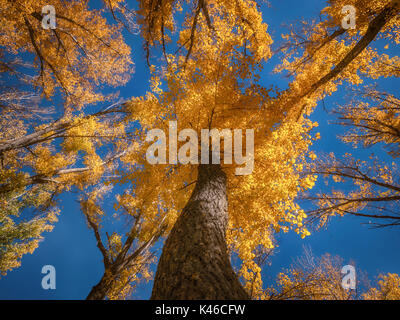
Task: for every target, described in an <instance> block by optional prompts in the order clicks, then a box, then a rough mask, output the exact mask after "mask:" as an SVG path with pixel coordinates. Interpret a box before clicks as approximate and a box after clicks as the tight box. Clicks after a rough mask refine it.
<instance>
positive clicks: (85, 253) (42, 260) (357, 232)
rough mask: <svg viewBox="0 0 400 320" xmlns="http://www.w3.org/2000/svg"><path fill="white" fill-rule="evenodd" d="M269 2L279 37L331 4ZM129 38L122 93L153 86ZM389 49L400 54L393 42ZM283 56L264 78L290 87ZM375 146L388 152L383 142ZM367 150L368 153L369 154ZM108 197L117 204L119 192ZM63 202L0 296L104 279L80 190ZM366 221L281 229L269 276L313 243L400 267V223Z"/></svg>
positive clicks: (389, 86)
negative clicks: (48, 281)
mask: <svg viewBox="0 0 400 320" xmlns="http://www.w3.org/2000/svg"><path fill="white" fill-rule="evenodd" d="M270 3H271V7H269V8H268V7H266V6H264V7H263V17H264V21H266V22H267V23H268V25H269V32H270V33H271V34H272V36H273V38H274V40H275V41H279V40H280V35H281V34H282V33H284V32H285V29H284V28H283V27H282V24H283V23H285V24H288V23H290V22H294V21H295V20H297V19H300V18H315V17H318V13H319V11H320V10H321V9H322V8H323V7H324V6H325V1H322V0H305V1H296V0H271V1H270ZM49 4H51V1H49ZM127 42H128V43H129V44H130V45H131V46H132V48H133V61H134V62H135V65H136V72H135V74H134V75H133V76H132V80H131V82H130V83H129V84H128V85H127V86H126V87H125V88H121V89H119V90H120V91H121V96H122V97H124V98H129V97H131V96H139V95H143V94H144V93H145V92H146V90H147V88H148V70H147V66H146V63H145V58H144V56H145V55H144V52H143V50H142V39H141V38H140V35H139V36H132V35H127ZM387 52H388V54H392V55H393V54H395V52H394V51H393V50H392V49H389V50H388V51H387ZM278 62H279V61H278V60H277V59H276V58H272V59H271V60H270V61H269V62H268V64H267V67H266V68H265V70H264V72H263V74H262V79H263V81H264V82H265V84H266V85H270V84H275V85H277V86H278V87H280V88H284V87H286V85H287V82H288V79H286V78H285V77H284V76H283V75H274V74H272V73H271V70H272V69H273V67H274V66H275V65H276V64H277V63H278ZM378 84H379V86H381V88H383V89H385V90H388V91H389V92H392V93H395V89H397V88H399V84H400V83H399V81H398V80H393V79H386V80H382V81H381V80H380V81H378ZM345 93H346V91H345V88H341V89H340V91H339V92H336V93H335V94H334V95H333V96H332V97H330V98H328V99H326V100H325V105H326V107H327V109H328V110H329V109H332V108H333V107H334V106H335V105H336V103H340V102H342V101H344V100H343V99H344V97H345ZM312 117H313V119H315V120H317V121H319V123H320V127H319V128H318V131H319V132H321V136H322V139H321V140H320V141H319V142H318V143H316V144H315V146H314V149H315V150H316V151H317V152H319V151H325V152H331V151H333V152H335V153H336V154H338V155H340V154H342V153H344V152H346V151H348V147H347V146H345V145H343V144H342V143H340V142H339V140H338V139H337V138H336V136H335V135H336V133H337V132H338V130H340V128H338V127H336V126H334V125H332V124H328V120H329V119H333V118H332V117H331V115H329V114H328V113H327V112H326V111H324V110H323V108H322V106H321V105H320V106H319V107H318V109H317V111H316V112H315V113H314V114H313V116H312ZM374 151H375V150H374ZM376 152H377V153H378V152H379V153H380V152H382V151H381V150H380V149H377V150H376ZM359 154H360V155H363V153H359ZM367 154H368V153H367V152H365V153H364V155H365V156H366V155H367ZM106 201H109V202H110V203H112V202H113V195H110V196H109V198H107V199H106ZM60 202H61V209H62V214H61V215H60V219H59V222H58V223H57V224H56V226H55V229H54V231H53V232H51V233H47V234H46V237H45V240H44V241H43V242H42V243H41V244H40V246H39V248H38V249H37V250H36V251H35V252H34V253H33V254H32V255H30V254H28V255H25V256H24V258H23V259H22V266H21V267H20V268H18V269H15V270H14V271H11V272H9V273H8V275H7V276H6V277H3V278H1V279H0V299H83V298H85V297H86V295H87V294H88V293H89V291H90V289H91V287H92V286H93V285H95V284H96V283H97V282H98V281H99V279H100V277H101V276H102V274H103V268H102V257H101V255H100V253H99V251H98V249H97V247H96V243H95V239H94V237H93V235H92V233H91V231H90V230H89V229H88V228H87V226H86V223H85V220H84V218H83V215H82V213H81V212H80V208H79V204H78V202H77V201H76V196H75V195H74V194H66V195H63V196H62V197H61V201H60ZM361 222H368V221H365V220H360V219H356V218H351V217H345V218H341V219H339V218H338V219H334V221H333V222H332V223H331V224H330V225H329V228H328V229H327V230H326V231H322V232H316V233H313V234H312V235H311V236H309V237H307V238H306V239H304V240H301V239H300V237H299V236H298V235H296V234H295V233H287V234H282V235H279V236H278V237H277V240H278V245H279V247H278V248H277V251H276V253H275V255H274V256H273V257H272V259H271V262H272V265H271V266H270V267H268V268H266V269H265V270H264V280H265V283H266V284H270V283H272V282H273V280H274V278H275V277H276V274H277V273H278V272H280V271H281V270H282V268H286V267H289V266H290V264H291V263H292V260H293V259H294V258H295V257H297V256H299V255H301V254H302V252H303V246H304V245H306V246H310V247H311V248H312V250H313V252H314V254H315V255H317V256H319V255H322V254H324V253H326V252H329V253H331V254H333V255H336V254H337V255H340V256H341V257H342V258H344V260H345V262H348V261H350V260H352V261H354V262H355V263H356V265H357V267H358V268H360V269H362V270H365V271H366V272H367V273H368V275H369V276H370V278H373V277H375V276H377V275H378V274H379V273H387V272H393V273H400V256H399V254H398V252H399V251H400V250H399V249H400V229H395V228H393V229H387V228H386V229H370V228H368V226H365V225H362V224H361ZM47 264H50V265H54V266H55V268H56V271H57V288H56V290H48V291H46V290H43V289H42V287H41V280H42V277H43V275H42V274H41V269H42V267H43V266H44V265H47ZM151 287H152V283H151V282H150V283H148V284H147V285H142V286H140V287H139V289H138V290H137V291H136V292H135V293H134V294H133V296H132V298H133V299H147V298H148V297H149V295H150V291H151Z"/></svg>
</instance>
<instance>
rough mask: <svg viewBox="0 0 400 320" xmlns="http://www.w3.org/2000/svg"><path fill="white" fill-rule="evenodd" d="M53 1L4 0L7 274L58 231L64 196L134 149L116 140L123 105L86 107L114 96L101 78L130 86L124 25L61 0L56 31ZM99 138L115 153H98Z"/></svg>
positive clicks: (3, 241) (2, 185) (0, 165)
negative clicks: (47, 15)
mask: <svg viewBox="0 0 400 320" xmlns="http://www.w3.org/2000/svg"><path fill="white" fill-rule="evenodd" d="M119 2H121V1H119ZM47 4H48V3H47V2H46V1H30V0H18V1H8V0H4V1H1V2H0V10H1V14H0V23H1V24H2V26H3V27H2V32H1V35H0V55H1V57H2V61H1V64H0V66H1V68H0V72H1V74H2V79H3V81H2V83H1V90H2V91H1V93H0V99H1V104H0V113H1V116H0V159H1V162H0V234H1V236H0V272H1V273H2V274H5V273H6V272H7V271H8V270H11V269H12V268H15V267H17V266H19V265H20V259H21V257H22V255H23V254H25V253H27V252H33V250H34V249H35V248H36V247H37V245H38V243H39V241H40V240H41V239H42V237H43V235H42V233H43V232H44V231H48V230H51V228H52V225H53V223H54V222H55V221H56V220H57V214H58V209H57V207H56V202H55V200H56V198H55V196H56V195H57V194H59V193H61V192H63V191H69V190H70V189H71V188H72V187H73V186H77V187H80V188H84V186H85V185H90V184H93V183H96V182H97V181H99V180H100V179H101V177H102V176H103V173H104V172H105V171H106V169H107V170H110V168H111V166H112V165H113V164H114V163H115V160H116V159H117V158H119V157H121V156H123V155H124V154H125V153H126V152H127V150H126V148H125V149H124V150H122V149H118V145H117V144H115V141H116V138H117V137H123V136H125V135H126V130H125V129H124V126H122V125H121V124H118V121H117V120H116V119H117V118H118V115H121V114H123V108H124V105H123V103H117V104H113V105H111V106H110V107H108V108H106V109H102V108H99V110H100V111H97V112H93V111H92V112H88V110H87V109H86V108H87V107H88V105H89V104H90V105H92V106H93V104H96V103H99V102H106V101H107V100H110V98H112V97H107V96H105V95H104V94H103V93H101V92H99V91H98V87H99V86H100V84H101V85H103V86H105V85H109V86H116V85H121V84H124V83H126V82H127V81H128V79H129V74H130V72H132V62H131V59H130V48H129V47H128V46H127V45H126V44H125V43H124V40H123V38H122V35H121V27H118V26H116V25H110V24H109V23H108V22H107V21H106V19H105V18H104V17H103V16H102V12H101V11H99V10H91V9H89V7H88V4H87V1H78V0H77V1H71V2H69V4H68V5H65V3H64V2H63V1H54V2H53V6H54V8H55V14H56V22H57V25H56V28H55V29H44V28H43V25H42V20H43V18H44V17H42V8H43V7H45V5H47ZM10 39H13V40H12V41H10ZM53 105H55V107H54V106H53ZM92 110H93V109H92ZM111 116H112V117H113V118H115V119H113V118H111ZM119 117H120V116H119ZM111 120H112V121H111ZM110 143H111V144H110ZM102 144H103V145H107V144H108V146H109V150H108V152H107V151H106V153H105V155H103V154H102V156H100V155H99V152H98V151H97V150H98V149H99V148H100V146H101V145H102ZM103 152H104V151H103ZM107 153H108V154H107ZM32 211H34V214H33V215H32V214H31V213H32ZM35 212H38V213H35Z"/></svg>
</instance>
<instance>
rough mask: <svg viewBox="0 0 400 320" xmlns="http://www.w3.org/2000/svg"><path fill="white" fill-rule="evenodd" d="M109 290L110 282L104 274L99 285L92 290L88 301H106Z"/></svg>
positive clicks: (87, 298)
mask: <svg viewBox="0 0 400 320" xmlns="http://www.w3.org/2000/svg"><path fill="white" fill-rule="evenodd" d="M108 290H109V281H108V280H107V277H106V275H105V274H104V275H103V277H102V278H101V280H100V281H99V283H98V284H96V285H95V286H93V288H92V290H90V292H89V294H88V296H87V297H86V300H104V299H105V298H106V295H107V292H108Z"/></svg>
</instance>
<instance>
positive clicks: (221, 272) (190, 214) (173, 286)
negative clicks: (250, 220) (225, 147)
mask: <svg viewBox="0 0 400 320" xmlns="http://www.w3.org/2000/svg"><path fill="white" fill-rule="evenodd" d="M227 207H228V202H227V196H226V176H225V173H224V172H223V171H222V169H221V167H220V166H219V165H199V169H198V178H197V183H196V187H195V189H194V191H193V193H192V195H191V197H190V199H189V201H188V203H187V204H186V206H185V208H184V209H183V211H182V214H181V215H180V217H179V218H178V220H177V222H176V224H175V226H174V227H173V229H172V231H171V233H170V235H169V237H168V239H167V240H166V243H165V245H164V248H163V252H162V254H161V257H160V261H159V264H158V267H157V272H156V276H155V279H154V286H153V292H152V296H151V299H153V300H164V299H165V300H166V299H174V300H200V299H219V300H228V299H229V300H236V299H249V296H248V295H247V293H246V292H245V290H244V289H243V287H242V285H241V284H240V282H239V280H238V277H237V275H236V274H235V272H234V271H233V269H232V266H231V264H230V259H229V253H228V250H227V245H226V235H225V233H226V228H227V222H228V210H227Z"/></svg>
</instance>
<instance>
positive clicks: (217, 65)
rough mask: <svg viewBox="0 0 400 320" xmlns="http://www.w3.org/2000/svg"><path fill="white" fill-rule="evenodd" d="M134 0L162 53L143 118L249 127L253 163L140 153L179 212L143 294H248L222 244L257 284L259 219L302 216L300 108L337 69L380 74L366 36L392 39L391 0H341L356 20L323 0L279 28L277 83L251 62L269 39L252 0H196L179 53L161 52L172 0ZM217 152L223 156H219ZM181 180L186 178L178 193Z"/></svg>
mask: <svg viewBox="0 0 400 320" xmlns="http://www.w3.org/2000/svg"><path fill="white" fill-rule="evenodd" d="M140 4H141V11H140V14H141V16H142V18H141V20H140V23H141V25H142V26H143V28H144V30H147V32H146V33H145V40H146V41H145V48H151V46H156V45H159V46H161V47H162V49H163V55H164V57H165V60H166V65H165V69H163V73H162V74H161V75H158V74H155V75H154V89H153V93H152V94H148V95H147V96H146V97H144V98H143V99H136V101H132V106H133V109H134V110H135V112H133V113H134V114H136V115H137V116H138V118H137V119H138V120H139V119H141V123H142V124H143V130H145V131H146V130H150V129H152V128H160V129H163V130H164V131H165V132H167V131H168V122H169V121H174V120H176V121H177V123H178V126H179V128H192V129H194V130H195V131H196V132H197V136H201V131H200V130H201V129H204V128H216V129H220V130H222V129H224V128H243V129H246V128H255V153H254V159H255V163H256V166H255V167H254V171H253V174H252V175H249V176H238V175H236V174H235V168H234V167H233V166H232V165H225V164H224V165H218V164H216V165H212V164H204V163H203V164H200V165H198V161H196V160H198V159H196V157H195V158H194V160H193V159H191V161H188V162H189V163H190V164H192V165H194V166H187V165H182V164H180V163H172V164H171V165H158V166H149V165H148V164H146V163H145V160H142V162H141V163H142V164H143V166H144V167H145V168H146V171H147V172H148V176H147V178H148V179H149V180H147V181H149V182H150V183H149V185H151V186H152V187H151V188H152V189H153V188H154V187H153V186H159V185H160V187H157V191H158V192H156V193H155V194H156V197H157V198H156V199H158V200H157V203H158V204H160V203H162V204H163V205H165V206H166V207H169V208H173V209H174V210H176V212H181V214H179V216H178V217H177V216H172V215H170V216H169V219H168V224H169V226H170V227H172V226H173V228H172V230H171V233H170V235H169V237H168V239H167V241H166V244H165V247H164V249H163V253H162V255H161V258H160V261H159V264H158V269H157V273H156V277H155V282H154V288H153V293H152V298H153V299H174V298H175V299H185V298H190V299H211V298H216V299H218V298H225V299H238V298H242V299H243V298H246V297H248V295H247V293H245V292H244V291H243V289H242V288H241V286H240V285H239V282H238V281H237V279H235V277H234V274H233V271H232V269H231V266H230V265H229V250H227V248H230V249H233V250H236V252H237V253H238V254H239V257H240V258H241V260H242V262H243V264H242V269H241V271H240V273H239V275H240V276H242V277H243V279H244V280H245V283H247V284H245V288H247V289H249V283H250V282H249V281H250V280H251V287H252V288H254V275H256V278H257V284H258V287H260V286H261V276H260V273H259V269H260V268H259V266H258V265H257V264H255V262H254V256H255V255H254V251H255V250H256V248H257V247H258V246H265V247H270V246H271V245H272V241H271V234H270V233H271V231H270V230H271V229H269V228H266V226H271V227H273V229H275V230H282V229H283V230H288V229H289V227H293V229H296V231H297V232H299V233H300V234H302V236H305V235H308V234H309V232H308V231H307V229H306V228H305V227H304V225H303V222H302V221H303V218H304V217H305V216H306V215H305V213H304V211H303V210H301V209H300V207H299V206H298V205H297V204H296V202H295V198H296V196H297V194H298V193H299V192H301V191H302V190H305V189H309V188H311V187H312V186H313V184H314V181H315V177H314V176H308V177H303V176H302V175H301V172H302V171H303V164H304V163H305V159H306V158H307V156H310V157H311V158H314V157H315V156H314V155H313V154H312V153H310V152H308V147H309V145H310V144H311V143H312V140H313V138H312V137H311V135H310V130H311V129H312V128H313V127H315V124H314V123H312V122H311V121H309V120H308V119H307V115H308V114H309V113H310V112H311V111H312V109H313V108H314V107H315V106H316V104H317V102H318V101H320V100H321V99H322V98H323V97H324V96H326V95H329V94H332V93H334V92H335V91H336V90H337V87H338V85H339V84H340V83H342V82H344V81H348V82H349V83H351V84H358V83H360V82H361V81H362V79H363V78H364V77H379V76H383V75H385V76H387V75H388V73H387V72H386V71H385V72H383V70H382V71H380V69H379V66H380V62H381V61H382V59H385V57H384V56H383V55H381V54H380V53H378V51H377V50H376V49H374V48H372V47H370V46H369V45H370V43H371V42H372V41H374V40H375V39H376V37H377V36H378V37H386V38H390V37H392V38H393V39H394V40H393V41H394V42H396V41H397V40H396V39H397V38H398V33H397V31H396V30H397V29H396V26H398V23H399V20H398V12H399V4H398V2H396V1H371V2H368V3H366V2H362V3H361V2H357V1H351V3H350V4H352V5H354V6H355V7H356V8H357V12H358V18H359V19H358V22H357V28H356V29H355V30H351V29H349V30H343V29H342V27H341V20H342V19H343V16H341V14H340V12H341V10H340V9H341V8H342V6H343V5H344V2H343V1H330V5H329V6H328V7H327V8H325V9H324V10H323V12H322V13H323V15H324V17H325V19H323V20H322V21H321V22H318V23H316V22H313V23H311V24H308V28H304V29H303V30H301V31H300V36H299V35H298V34H297V33H294V32H292V33H291V34H289V35H288V36H287V39H288V44H287V45H286V46H285V47H283V50H284V54H285V59H284V60H283V61H284V63H283V64H282V65H281V66H280V67H279V68H278V70H284V69H286V70H288V71H289V72H290V73H291V74H292V75H293V76H294V79H293V81H292V82H291V84H290V86H289V89H288V90H285V91H274V90H271V89H267V88H263V87H261V86H260V85H259V83H258V75H257V73H258V71H259V70H260V69H261V68H262V64H263V61H265V60H267V59H268V58H270V56H271V52H270V49H269V45H270V44H271V39H270V37H269V35H268V34H267V33H266V30H267V26H266V24H265V23H263V21H262V18H261V14H260V11H259V9H258V7H257V4H256V2H254V1H234V2H232V1H222V0H221V1H217V0H215V1H207V2H206V1H195V2H194V3H193V5H192V8H189V13H188V15H187V16H186V19H185V22H184V23H183V27H182V30H180V33H179V40H178V45H179V47H178V51H177V52H178V53H179V55H177V56H173V55H170V54H168V47H167V46H166V43H168V39H171V37H168V34H167V32H166V31H167V30H169V29H173V28H174V24H173V23H172V22H171V21H173V20H172V17H173V16H174V15H175V14H176V13H177V12H179V11H180V10H181V8H182V7H181V3H180V2H175V1H157V2H153V1H141V2H140ZM345 4H349V3H347V2H346V3H345ZM167 21H168V23H169V24H168V28H166V25H167ZM300 39H302V40H300ZM304 39H305V41H304ZM299 53H300V54H301V57H300V58H299V57H298V54H299ZM149 64H151V63H149ZM388 72H389V73H391V74H392V73H393V71H388ZM161 84H164V85H165V87H166V89H164V87H162V85H161ZM160 111H161V112H160ZM157 112H158V113H159V114H158V115H157ZM139 117H140V118H139ZM144 136H145V133H144V134H143V139H144ZM184 139H185V138H183V139H182V140H184ZM183 142H186V141H183ZM192 143H193V142H192ZM224 143H226V141H224ZM146 147H148V144H147V145H146ZM168 151H171V150H168ZM168 154H169V152H168ZM142 158H143V159H144V158H145V151H142ZM218 160H221V163H222V156H221V159H218ZM170 161H171V159H170ZM172 161H174V160H173V159H172ZM138 162H140V161H139V160H138ZM163 170H164V171H163ZM196 171H197V172H196ZM160 175H161V176H160ZM161 181H163V182H162V184H161ZM165 185H168V186H169V187H168V189H167V190H166V188H165ZM180 189H183V190H185V194H184V195H183V196H182V195H181V192H179V190H180ZM152 191H153V190H152ZM189 194H191V195H190V197H189ZM228 208H229V211H228ZM228 212H229V215H228ZM176 218H177V219H176ZM175 219H176V223H175ZM225 228H226V229H225ZM225 230H226V231H225ZM225 235H226V240H227V246H226V245H225ZM222 275H224V278H223V277H222ZM217 279H218V280H217ZM248 291H249V290H248Z"/></svg>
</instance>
